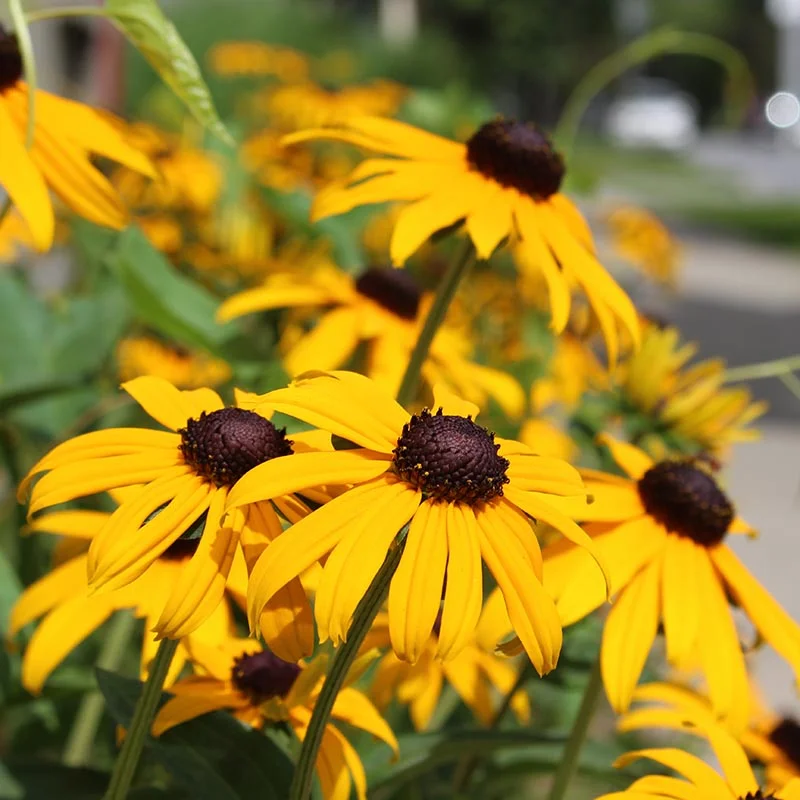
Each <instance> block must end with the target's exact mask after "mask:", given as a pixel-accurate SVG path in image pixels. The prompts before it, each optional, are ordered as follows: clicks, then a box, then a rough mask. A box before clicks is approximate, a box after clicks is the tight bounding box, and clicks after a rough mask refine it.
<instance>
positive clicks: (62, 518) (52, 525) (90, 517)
mask: <svg viewBox="0 0 800 800" xmlns="http://www.w3.org/2000/svg"><path fill="white" fill-rule="evenodd" d="M108 517H109V514H108V512H107V511H86V510H78V509H70V510H69V511H51V512H50V513H49V514H40V515H39V516H38V517H36V519H33V520H31V521H30V522H29V523H28V524H27V526H26V529H25V531H24V532H25V533H52V534H56V535H58V536H67V537H69V538H70V539H91V538H92V537H93V536H94V535H95V534H96V533H97V532H98V531H99V530H100V528H102V527H103V525H104V524H105V523H106V521H107V520H108Z"/></svg>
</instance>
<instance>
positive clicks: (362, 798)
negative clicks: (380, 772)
mask: <svg viewBox="0 0 800 800" xmlns="http://www.w3.org/2000/svg"><path fill="white" fill-rule="evenodd" d="M192 655H193V662H194V666H195V673H196V674H195V675H193V676H192V677H189V678H185V679H184V680H182V681H179V682H178V683H177V684H175V685H174V686H173V687H172V688H171V689H170V691H171V692H172V694H174V695H175V697H173V698H172V699H171V700H169V701H168V702H167V703H166V704H165V705H164V706H163V707H162V708H161V710H160V711H159V713H158V716H157V717H156V719H155V722H154V723H153V734H154V735H155V736H160V735H161V734H162V733H164V732H165V731H167V730H169V729H170V728H172V727H174V726H175V725H179V724H180V723H181V722H185V721H186V720H189V719H194V718H195V717H198V716H200V715H201V714H207V713H208V712H210V711H217V710H220V709H228V710H230V711H231V712H232V713H233V715H234V716H235V717H237V718H238V719H239V720H241V721H242V722H244V723H245V724H246V725H250V726H252V727H254V728H262V727H264V726H265V725H273V724H276V723H288V725H289V726H290V727H291V729H292V730H293V731H294V732H295V734H296V735H297V737H298V738H299V739H301V740H302V739H304V738H305V735H306V731H307V730H308V724H309V721H310V720H311V713H312V711H313V709H314V704H315V703H316V700H317V697H318V696H319V692H320V689H321V687H322V683H323V675H324V671H325V666H326V659H325V658H324V657H317V658H315V659H313V660H312V661H309V662H302V661H284V660H283V659H281V658H279V657H278V656H276V655H275V654H274V653H271V652H270V651H268V650H263V649H262V648H261V646H260V645H259V644H258V643H257V642H255V641H254V640H253V639H230V638H229V639H227V640H226V641H224V642H222V643H221V644H219V645H217V646H216V647H202V646H197V647H193V648H192ZM331 718H332V719H334V720H337V721H340V722H344V723H346V724H348V725H352V726H353V727H354V728H359V729H361V730H363V731H366V732H367V733H370V734H372V735H373V736H375V737H377V738H378V739H380V740H382V741H384V742H386V744H388V745H389V747H391V748H392V750H394V752H395V754H396V753H397V751H398V745H397V740H396V739H395V736H394V734H393V733H392V730H391V728H390V727H389V725H388V724H387V723H386V721H385V720H384V719H383V718H382V717H381V715H380V714H379V713H378V711H377V709H376V708H375V706H373V705H372V703H371V702H370V701H369V700H368V699H367V697H366V696H365V695H363V694H362V693H361V692H359V691H358V690H357V689H354V688H353V687H351V686H345V687H344V688H343V689H341V690H340V691H339V693H338V694H337V696H336V700H335V702H334V704H333V709H332V711H331ZM316 771H317V776H318V777H319V780H320V785H321V787H322V794H323V797H325V800H345V799H346V798H349V797H350V791H351V787H352V786H353V785H355V789H356V794H357V796H358V798H359V800H366V796H367V795H366V793H367V780H366V775H365V774H364V767H363V765H362V763H361V759H360V758H359V756H358V753H357V752H356V750H355V749H354V748H353V746H352V745H351V744H350V743H349V742H348V741H347V739H346V738H345V736H344V735H343V734H342V732H341V731H340V730H339V729H338V728H337V727H336V726H335V725H333V724H332V723H330V722H329V723H328V724H327V725H326V726H325V730H324V732H323V734H322V744H321V746H320V749H319V754H318V755H317V761H316Z"/></svg>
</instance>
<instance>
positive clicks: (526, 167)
mask: <svg viewBox="0 0 800 800" xmlns="http://www.w3.org/2000/svg"><path fill="white" fill-rule="evenodd" d="M467 161H469V163H470V166H472V167H473V169H476V170H478V172H480V173H481V174H482V175H483V176H485V177H486V178H491V179H492V180H494V181H496V182H497V183H499V184H500V185H502V186H506V187H509V188H513V189H517V190H518V191H520V192H522V193H523V194H527V195H530V196H531V197H532V198H534V200H546V199H547V198H548V197H550V195H553V194H555V193H556V192H557V191H558V190H559V189H560V188H561V181H562V180H563V178H564V172H565V168H564V159H563V158H561V156H560V155H559V154H558V153H557V152H556V151H555V150H554V149H553V146H552V145H551V144H550V140H549V139H548V138H547V137H546V136H545V135H544V134H543V133H542V131H541V130H540V129H539V127H538V126H537V125H535V124H534V123H532V122H516V121H515V120H509V119H498V120H495V121H494V122H487V123H486V124H485V125H482V126H481V127H480V128H479V129H478V130H477V132H476V133H474V134H473V135H472V138H471V139H469V140H468V141H467Z"/></svg>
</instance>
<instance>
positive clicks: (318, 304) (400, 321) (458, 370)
mask: <svg viewBox="0 0 800 800" xmlns="http://www.w3.org/2000/svg"><path fill="white" fill-rule="evenodd" d="M432 300H433V297H432V295H431V294H430V293H427V292H422V291H421V289H420V288H419V286H418V285H417V283H416V281H415V280H414V278H413V276H412V275H411V273H409V272H407V271H406V270H401V269H392V268H391V267H370V268H369V269H367V270H365V271H364V272H362V273H361V274H360V275H359V276H357V277H355V278H354V277H352V276H350V275H348V274H346V273H345V272H343V271H341V270H339V269H337V268H336V267H335V266H334V265H332V264H330V263H328V264H323V265H321V266H318V267H317V268H316V269H313V270H311V271H309V272H308V273H307V274H306V275H302V274H300V275H298V274H297V273H296V272H292V273H284V274H277V275H272V276H269V277H268V278H267V279H266V280H265V281H264V283H263V284H262V285H261V286H257V287H255V288H253V289H246V290H245V291H243V292H240V293H238V294H235V295H233V296H232V297H229V298H228V299H227V300H225V301H224V302H223V303H222V305H221V306H220V307H219V311H218V314H217V317H218V319H219V320H221V321H228V320H231V319H235V318H237V317H240V316H242V315H244V314H249V313H252V312H254V311H264V310H267V309H273V308H298V309H313V308H319V309H321V310H322V311H323V312H324V313H323V314H322V315H321V316H320V318H319V320H318V321H317V323H316V325H315V326H314V328H313V329H312V330H311V331H309V332H308V333H306V334H305V335H303V336H301V337H299V339H298V340H297V341H296V342H295V343H294V344H293V345H292V346H291V347H290V349H289V350H288V352H287V353H286V355H285V356H284V366H285V368H286V371H287V372H288V373H289V375H300V374H301V373H303V372H307V371H308V370H310V369H322V370H328V369H336V368H338V367H342V366H346V365H347V364H348V362H349V360H350V359H351V358H352V357H353V355H354V353H355V352H356V349H357V348H358V346H359V345H360V344H366V346H367V353H366V361H367V363H366V370H365V371H366V373H367V374H368V375H369V376H370V377H372V378H373V379H375V380H376V381H378V382H379V383H380V384H381V385H382V386H385V387H386V389H387V391H389V392H390V393H391V394H396V392H397V389H398V388H399V386H400V383H401V381H402V379H403V373H404V372H405V369H406V366H407V365H408V361H409V358H410V357H411V353H412V351H413V349H414V345H415V344H416V342H417V339H418V337H419V333H420V329H421V327H422V324H423V322H424V320H425V318H426V316H427V311H428V309H429V307H430V304H431V302H432ZM471 350H472V348H471V345H470V343H469V340H468V339H467V338H466V337H465V336H463V335H462V333H461V331H456V330H453V329H450V328H448V327H446V326H445V327H442V328H440V329H439V332H438V334H437V336H436V337H435V338H434V341H433V343H432V345H431V349H430V355H429V357H428V359H427V361H426V362H425V364H424V365H423V367H422V376H423V378H424V380H425V381H426V382H427V383H428V384H429V385H433V384H434V383H437V382H443V383H446V384H447V385H448V386H449V387H450V388H451V389H452V390H454V391H456V392H457V393H458V394H460V395H461V396H462V397H464V398H466V399H467V400H469V401H471V402H475V403H476V404H483V403H485V402H486V400H487V398H488V397H492V398H493V399H494V400H495V401H496V402H497V403H498V404H499V405H500V406H501V407H502V408H503V410H504V411H505V412H506V413H507V414H509V415H511V416H519V415H520V414H521V413H522V409H523V407H524V404H525V396H524V394H523V392H522V388H521V387H520V385H519V384H518V383H517V382H516V380H514V378H512V377H511V376H510V375H508V374H507V373H505V372H502V371H501V370H497V369H493V368H492V367H487V366H484V365H482V364H477V363H475V362H474V361H473V360H472V359H471V355H472V353H471Z"/></svg>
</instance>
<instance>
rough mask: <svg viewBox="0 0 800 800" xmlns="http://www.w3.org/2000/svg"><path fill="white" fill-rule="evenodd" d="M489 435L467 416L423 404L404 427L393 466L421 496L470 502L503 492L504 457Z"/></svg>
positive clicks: (486, 498)
mask: <svg viewBox="0 0 800 800" xmlns="http://www.w3.org/2000/svg"><path fill="white" fill-rule="evenodd" d="M499 449H500V445H498V444H495V443H494V434H493V433H490V432H489V431H487V430H486V428H482V427H481V426H480V425H477V424H476V423H475V422H473V421H472V419H470V418H469V417H455V416H450V415H447V414H443V413H442V409H441V408H440V409H439V410H438V411H437V412H436V414H431V412H430V411H428V410H427V409H425V410H424V411H423V412H422V413H421V414H415V415H414V416H413V417H411V419H410V420H409V421H408V422H407V423H406V424H405V425H404V426H403V434H402V436H401V437H400V438H399V439H398V440H397V447H395V449H394V471H395V473H396V474H397V475H399V476H400V477H401V478H402V479H403V480H404V481H406V482H407V483H410V484H411V485H412V486H413V487H414V488H416V489H419V490H420V491H422V493H423V494H424V495H425V496H426V497H432V498H434V499H436V500H448V501H450V502H455V501H458V502H461V503H468V504H469V505H474V504H476V503H480V502H483V501H486V500H491V499H492V498H493V497H499V496H500V495H502V494H503V485H504V484H506V483H508V477H507V476H506V470H507V469H508V461H507V460H506V459H505V458H503V457H502V456H500V455H498V453H497V451H498V450H499Z"/></svg>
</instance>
